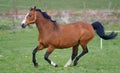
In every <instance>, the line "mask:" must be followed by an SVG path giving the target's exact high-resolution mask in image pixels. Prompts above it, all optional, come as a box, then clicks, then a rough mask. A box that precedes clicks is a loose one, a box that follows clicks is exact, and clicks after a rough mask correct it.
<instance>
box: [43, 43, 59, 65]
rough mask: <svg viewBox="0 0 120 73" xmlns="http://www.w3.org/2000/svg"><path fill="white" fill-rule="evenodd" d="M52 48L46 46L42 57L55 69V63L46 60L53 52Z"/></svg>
mask: <svg viewBox="0 0 120 73" xmlns="http://www.w3.org/2000/svg"><path fill="white" fill-rule="evenodd" d="M54 49H55V48H54V47H53V46H51V45H50V46H48V49H47V51H46V53H45V55H44V59H45V60H46V61H47V62H48V63H49V64H51V65H53V66H54V67H57V66H58V65H57V64H56V63H54V62H53V61H51V60H50V59H48V57H49V55H50V54H51V53H52V52H53V51H54Z"/></svg>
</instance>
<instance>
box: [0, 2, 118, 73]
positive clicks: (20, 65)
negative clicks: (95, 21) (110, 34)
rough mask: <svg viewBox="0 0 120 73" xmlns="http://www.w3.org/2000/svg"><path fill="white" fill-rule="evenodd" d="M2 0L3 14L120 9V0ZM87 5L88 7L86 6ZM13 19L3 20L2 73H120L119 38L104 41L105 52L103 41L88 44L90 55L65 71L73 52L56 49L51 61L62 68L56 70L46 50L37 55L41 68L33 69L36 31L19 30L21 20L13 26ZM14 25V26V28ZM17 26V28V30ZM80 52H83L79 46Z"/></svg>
mask: <svg viewBox="0 0 120 73" xmlns="http://www.w3.org/2000/svg"><path fill="white" fill-rule="evenodd" d="M15 1H16V0H0V4H3V5H6V6H1V7H0V10H1V11H0V12H7V11H11V10H14V8H15V6H14V4H17V6H16V8H17V9H18V10H21V9H22V10H23V9H25V10H26V9H28V8H29V7H31V6H34V5H37V6H38V7H39V8H41V9H48V10H52V9H53V10H66V9H67V10H81V9H109V3H111V7H110V9H119V7H120V4H119V3H120V0H99V1H96V0H75V1H73V0H60V1H57V0H42V1H41V0H36V1H37V2H32V1H30V0H17V1H16V3H15ZM84 4H85V5H84ZM13 23H14V21H13V19H9V18H5V19H4V18H0V73H120V58H119V56H120V51H119V40H120V35H119V34H118V36H117V37H116V38H115V39H114V40H109V41H104V40H103V49H100V45H99V44H100V43H99V40H100V38H99V37H98V36H95V38H94V39H93V40H92V41H91V42H90V43H89V44H88V47H89V53H88V54H87V55H85V56H84V57H82V58H81V59H80V60H79V64H78V66H76V67H74V66H72V65H71V66H70V67H68V68H64V67H63V66H64V64H65V63H66V62H67V60H68V59H69V57H70V55H71V49H64V50H58V49H56V50H55V51H54V52H53V53H52V54H51V55H50V59H51V60H53V61H54V62H55V63H57V64H58V65H59V67H58V68H54V67H52V66H51V65H49V64H48V63H47V62H46V61H45V60H44V59H43V56H44V53H45V51H46V49H44V50H42V51H39V52H38V53H37V61H38V63H39V67H38V68H34V66H33V64H32V60H31V56H32V51H33V49H34V48H35V47H36V46H37V44H38V41H37V38H38V37H37V36H38V33H37V29H36V28H31V29H30V28H27V29H16V26H18V24H19V23H20V21H17V22H15V23H16V24H17V25H14V24H13ZM11 26H12V27H11ZM14 27H15V29H14ZM105 28H106V30H119V28H120V25H117V24H116V25H109V26H108V25H106V26H105ZM79 48H80V49H79V53H80V52H81V51H82V50H81V47H79Z"/></svg>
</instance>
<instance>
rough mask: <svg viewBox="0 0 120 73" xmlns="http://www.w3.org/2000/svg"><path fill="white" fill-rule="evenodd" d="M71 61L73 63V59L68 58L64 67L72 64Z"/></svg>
mask: <svg viewBox="0 0 120 73" xmlns="http://www.w3.org/2000/svg"><path fill="white" fill-rule="evenodd" d="M71 63H72V59H71V58H70V59H69V60H68V62H67V63H66V64H65V65H64V67H68V66H70V64H71Z"/></svg>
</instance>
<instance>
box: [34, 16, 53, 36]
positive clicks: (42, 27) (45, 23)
mask: <svg viewBox="0 0 120 73" xmlns="http://www.w3.org/2000/svg"><path fill="white" fill-rule="evenodd" d="M36 26H37V28H38V31H39V33H40V34H49V33H51V32H52V31H54V27H55V25H54V23H53V22H51V21H50V20H47V19H45V18H41V19H37V22H36Z"/></svg>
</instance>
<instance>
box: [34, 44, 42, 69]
mask: <svg viewBox="0 0 120 73" xmlns="http://www.w3.org/2000/svg"><path fill="white" fill-rule="evenodd" d="M43 48H44V46H43V45H42V44H40V45H39V46H37V47H36V48H35V49H34V50H33V52H32V62H33V64H34V66H35V67H38V63H37V62H36V53H37V51H38V50H42V49H43Z"/></svg>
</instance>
